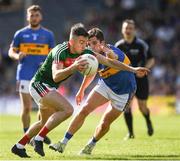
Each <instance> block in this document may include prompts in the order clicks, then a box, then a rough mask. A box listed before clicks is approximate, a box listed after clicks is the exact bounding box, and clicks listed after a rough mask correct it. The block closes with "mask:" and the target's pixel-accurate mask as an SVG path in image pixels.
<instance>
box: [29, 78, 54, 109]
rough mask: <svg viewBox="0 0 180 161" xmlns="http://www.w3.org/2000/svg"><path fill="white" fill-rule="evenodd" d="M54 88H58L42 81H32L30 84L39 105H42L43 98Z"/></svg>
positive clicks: (30, 90)
mask: <svg viewBox="0 0 180 161" xmlns="http://www.w3.org/2000/svg"><path fill="white" fill-rule="evenodd" d="M52 90H56V88H52V87H50V86H49V85H47V84H45V83H41V82H34V81H31V82H30V85H29V92H30V94H31V96H32V98H33V99H34V101H35V102H36V103H37V105H38V106H39V107H41V106H40V105H41V99H42V98H43V97H44V96H45V95H46V94H47V93H49V92H50V91H52Z"/></svg>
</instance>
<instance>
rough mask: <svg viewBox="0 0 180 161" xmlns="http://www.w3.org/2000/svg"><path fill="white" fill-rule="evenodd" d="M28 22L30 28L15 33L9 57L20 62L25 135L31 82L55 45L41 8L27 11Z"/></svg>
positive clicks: (28, 123)
mask: <svg viewBox="0 0 180 161" xmlns="http://www.w3.org/2000/svg"><path fill="white" fill-rule="evenodd" d="M27 21H28V26H26V27H24V28H22V29H20V30H18V31H17V32H16V33H15V35H14V38H13V41H12V43H11V46H10V49H9V56H10V57H11V58H12V59H14V60H17V61H19V64H18V67H17V73H16V80H17V90H18V92H19V95H20V101H21V106H22V113H21V119H22V123H23V130H24V133H25V132H26V131H27V130H28V128H29V126H30V111H31V108H32V98H31V95H30V93H29V83H30V80H31V79H32V77H33V76H34V74H35V73H36V71H37V69H38V68H39V66H40V65H41V64H42V63H43V62H44V60H45V58H46V56H47V54H48V53H49V51H50V50H51V49H52V48H53V47H54V45H55V42H54V35H53V33H52V32H51V31H50V30H48V29H46V28H44V27H42V26H41V24H40V23H41V21H42V11H41V8H40V6H38V5H33V6H30V7H29V8H28V9H27ZM45 142H46V143H48V144H49V143H50V140H49V139H48V138H46V140H45Z"/></svg>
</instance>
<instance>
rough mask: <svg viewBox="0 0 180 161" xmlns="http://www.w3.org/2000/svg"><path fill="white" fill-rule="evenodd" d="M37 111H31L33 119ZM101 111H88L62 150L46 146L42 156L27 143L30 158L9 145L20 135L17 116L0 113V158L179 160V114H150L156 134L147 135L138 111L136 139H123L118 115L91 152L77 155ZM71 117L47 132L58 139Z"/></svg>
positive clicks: (19, 124)
mask: <svg viewBox="0 0 180 161" xmlns="http://www.w3.org/2000/svg"><path fill="white" fill-rule="evenodd" d="M35 120H36V114H35V113H32V122H34V121H35ZM99 120H100V115H95V114H92V115H90V116H89V117H88V118H87V120H86V122H85V124H84V125H83V127H82V128H81V129H80V131H79V132H78V133H77V134H76V135H75V136H74V138H73V139H72V140H71V141H70V142H69V144H68V146H67V147H66V150H65V152H64V153H63V154H60V153H58V152H54V151H52V150H50V149H49V148H48V146H47V145H45V146H44V148H45V153H46V156H45V157H40V156H39V155H38V154H36V153H35V152H34V150H33V148H32V147H31V146H29V145H27V146H26V149H27V153H28V155H30V156H31V158H30V159H21V158H19V157H18V156H16V155H13V154H12V153H11V152H10V149H11V147H12V146H13V144H15V143H16V142H17V141H18V140H19V139H20V138H21V137H22V129H21V122H20V118H19V116H10V115H1V116H0V160H85V159H87V160H128V159H129V160H180V115H179V116H178V115H175V114H170V115H160V116H159V115H155V116H152V120H153V125H154V129H155V134H154V135H153V136H152V137H148V136H147V132H146V131H147V130H146V125H145V120H144V118H143V116H142V115H141V114H135V115H134V131H135V139H132V140H128V141H124V140H123V137H124V136H125V135H126V133H127V128H126V126H125V123H124V119H123V117H122V116H121V117H120V118H119V119H117V120H116V121H115V122H114V123H113V124H112V126H111V130H110V131H109V133H108V134H107V135H105V136H104V137H103V138H102V139H101V140H100V141H99V142H98V144H97V146H96V147H95V149H94V151H93V154H92V155H91V156H78V155H77V154H78V152H79V151H80V149H81V148H82V147H83V146H84V145H85V144H86V143H87V141H88V140H89V138H91V137H92V134H93V132H94V129H95V126H96V125H97V124H98V122H99ZM69 121H70V119H69V120H67V121H65V122H64V123H62V124H61V125H59V126H58V127H57V128H56V129H54V131H52V132H51V133H50V134H49V135H48V136H49V137H50V138H51V139H52V141H53V142H57V141H58V140H59V139H61V138H62V137H63V135H64V132H65V130H66V127H67V126H68V123H69Z"/></svg>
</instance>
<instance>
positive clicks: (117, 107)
mask: <svg viewBox="0 0 180 161" xmlns="http://www.w3.org/2000/svg"><path fill="white" fill-rule="evenodd" d="M88 43H89V46H90V47H91V49H92V50H93V51H94V52H95V55H96V58H97V59H98V61H99V63H100V65H99V76H100V79H99V82H98V84H97V85H96V86H95V87H94V89H93V90H92V91H91V93H90V94H89V96H88V98H87V100H86V103H85V105H84V106H83V107H82V109H81V110H80V112H79V113H78V114H77V115H76V116H75V117H74V119H73V120H72V122H71V123H70V126H69V128H68V130H67V132H66V134H65V136H64V138H63V139H62V140H61V141H59V142H58V143H56V144H51V145H50V146H49V148H50V149H53V150H55V151H58V152H61V153H63V151H64V149H65V147H66V145H67V143H68V141H69V140H70V139H71V138H72V136H73V135H74V134H75V133H76V132H77V131H78V130H79V129H80V128H81V126H82V125H83V123H84V121H85V118H86V117H87V116H88V115H89V114H90V113H91V112H92V111H94V110H95V109H96V108H98V107H99V106H101V105H104V104H105V103H107V102H109V101H110V104H111V106H109V107H108V108H107V109H106V111H105V113H104V115H103V117H102V119H101V121H100V123H99V125H98V126H97V128H96V130H95V133H94V135H93V137H92V138H91V139H90V141H89V142H88V144H87V145H86V146H85V147H84V148H83V149H82V150H81V152H80V153H81V154H91V152H92V150H93V148H94V147H95V145H96V142H97V141H99V140H100V139H101V138H102V137H103V136H104V135H105V134H106V133H107V132H108V131H109V128H110V125H111V123H112V122H113V121H114V120H115V119H117V118H118V117H119V116H120V115H121V113H122V112H123V111H124V110H125V108H126V107H127V106H128V104H129V103H130V101H131V98H132V97H133V95H134V93H135V91H136V81H135V76H134V74H133V73H132V72H134V73H138V70H137V69H138V68H133V69H134V70H132V72H129V71H125V70H123V69H122V70H117V69H115V68H111V67H109V66H105V65H102V64H104V63H102V62H103V61H104V62H105V61H106V60H103V61H101V60H102V59H103V58H102V57H104V58H105V57H106V58H105V59H107V60H109V61H111V62H112V64H113V63H116V62H117V61H119V62H122V63H124V64H127V65H130V61H129V59H128V57H127V56H126V55H125V54H124V53H123V52H122V51H121V50H120V49H118V48H115V47H114V46H112V45H107V44H105V41H104V36H103V32H102V31H101V30H100V29H99V28H93V29H91V30H90V31H89V42H88ZM98 53H100V54H98ZM102 55H104V56H102ZM101 63H102V64H101ZM141 74H144V75H145V74H147V71H144V72H141ZM94 77H95V75H94V76H86V77H85V78H84V80H83V83H82V84H81V87H80V89H79V91H78V93H77V95H76V102H77V104H80V103H81V101H82V99H83V97H84V92H85V89H86V88H87V87H88V86H89V84H90V83H91V82H92V80H93V79H94Z"/></svg>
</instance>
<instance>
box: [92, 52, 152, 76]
mask: <svg viewBox="0 0 180 161" xmlns="http://www.w3.org/2000/svg"><path fill="white" fill-rule="evenodd" d="M95 54H96V58H97V59H98V61H99V63H101V64H104V65H106V66H109V67H112V68H115V69H118V70H124V71H129V72H133V73H144V75H146V74H147V73H149V69H148V68H145V67H137V68H134V67H131V66H129V65H127V64H124V63H122V62H120V61H118V60H115V59H110V58H107V57H105V56H102V55H100V54H98V53H95Z"/></svg>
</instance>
